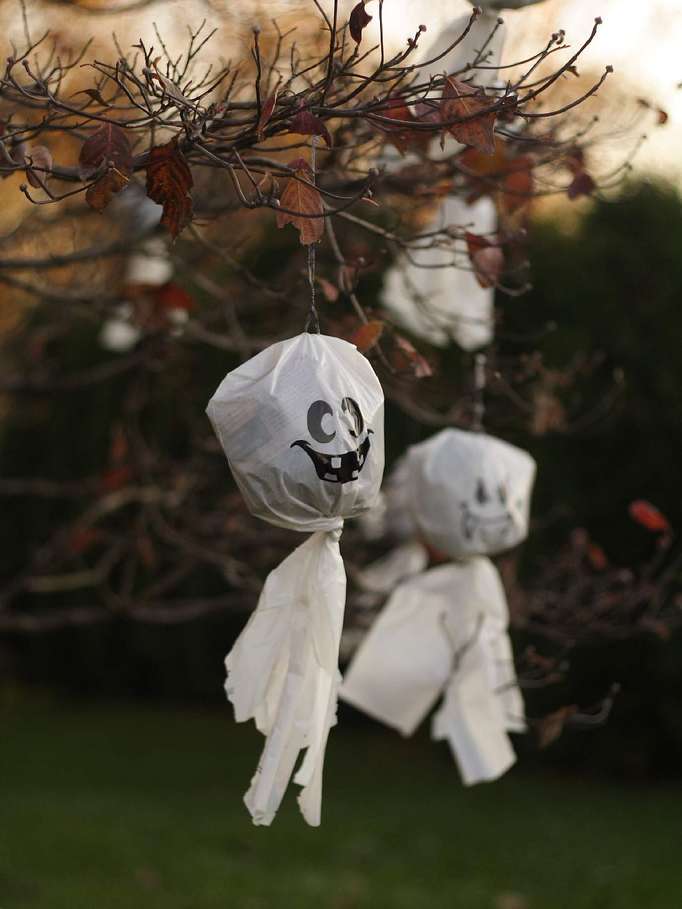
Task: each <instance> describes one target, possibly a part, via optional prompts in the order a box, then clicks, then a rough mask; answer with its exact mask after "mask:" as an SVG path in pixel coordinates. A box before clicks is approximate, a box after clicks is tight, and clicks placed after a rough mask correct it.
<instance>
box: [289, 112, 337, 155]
mask: <svg viewBox="0 0 682 909" xmlns="http://www.w3.org/2000/svg"><path fill="white" fill-rule="evenodd" d="M291 132H292V133H298V134H299V135H301V136H322V138H323V139H324V141H325V142H326V144H327V147H328V148H331V145H332V137H331V135H330V134H329V130H328V129H327V127H326V126H325V124H324V122H323V121H322V120H320V118H319V117H317V116H316V115H315V114H313V113H312V112H311V111H309V110H300V111H299V112H298V113H297V114H296V116H295V117H294V118H293V119H292V121H291Z"/></svg>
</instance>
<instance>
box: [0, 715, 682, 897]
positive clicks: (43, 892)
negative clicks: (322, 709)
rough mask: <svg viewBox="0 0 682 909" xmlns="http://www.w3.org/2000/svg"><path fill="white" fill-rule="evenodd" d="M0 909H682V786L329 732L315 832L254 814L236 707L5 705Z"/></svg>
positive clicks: (352, 731)
mask: <svg viewBox="0 0 682 909" xmlns="http://www.w3.org/2000/svg"><path fill="white" fill-rule="evenodd" d="M0 724H1V725H0V729H1V730H2V731H1V736H0V740H1V744H0V780H1V781H2V790H3V791H2V795H1V797H0V909H218V907H220V909H261V907H263V909H265V907H267V909H269V907H276V909H279V907H282V909H289V907H291V909H312V907H316V909H369V907H372V909H421V907H424V909H459V907H462V909H588V907H589V909H680V907H681V906H682V870H681V869H682V862H680V858H679V832H680V825H681V824H682V810H681V809H682V797H681V796H682V788H680V787H678V786H675V785H668V786H665V787H664V786H654V785H650V786H629V787H628V786H620V785H615V784H609V785H605V784H598V783H594V782H585V781H580V780H575V779H572V780H563V779H562V780H560V779H556V778H547V777H532V776H529V775H528V773H527V772H526V773H520V772H518V771H517V772H513V773H511V774H510V775H509V776H507V777H506V778H505V779H504V780H503V781H501V782H500V783H496V784H493V785H487V786H481V787H478V788H475V789H470V790H466V789H464V788H462V786H461V785H460V783H459V780H458V776H457V772H456V770H455V768H454V767H453V766H452V765H451V764H450V762H449V761H448V759H447V752H446V751H445V749H444V748H440V747H437V746H435V745H430V744H428V743H427V742H425V741H424V740H423V739H418V740H415V741H404V740H402V739H401V738H399V737H398V736H393V735H389V734H388V733H386V732H385V731H383V730H381V729H380V728H379V727H378V726H377V727H373V726H368V727H363V728H357V727H356V726H354V725H353V724H351V723H346V724H345V726H342V727H341V728H337V729H335V730H334V731H333V733H332V736H331V741H330V746H329V749H328V753H327V767H326V782H325V794H324V817H323V825H322V827H321V828H319V829H317V830H314V829H310V828H308V827H306V826H305V824H304V823H303V821H302V819H301V817H300V815H299V814H298V810H297V806H296V803H295V801H294V799H293V797H291V795H290V796H288V797H287V801H286V804H285V805H284V806H283V808H282V810H281V811H280V814H279V815H278V817H277V818H276V820H275V823H274V825H273V826H272V827H270V828H256V827H253V826H251V823H250V819H249V816H248V814H247V812H246V809H245V808H244V807H243V805H242V802H241V796H242V793H243V791H244V789H245V788H246V786H247V784H248V781H249V778H250V775H251V773H252V771H253V769H254V767H255V764H256V760H257V757H258V751H259V747H260V741H259V736H258V735H257V734H256V733H255V732H254V731H253V730H252V729H251V728H250V727H249V726H240V727H237V726H235V725H234V724H233V723H232V721H231V718H230V711H229V709H228V707H227V706H226V707H225V709H224V710H223V711H218V710H215V711H200V710H190V709H187V710H174V709H161V708H158V709H154V708H150V707H137V706H121V707H117V706H113V707H112V706H111V705H105V704H103V705H101V706H96V705H87V706H74V705H69V706H67V705H64V704H60V703H55V704H51V703H44V704H42V705H36V704H33V705H28V706H27V705H26V704H23V703H21V702H17V703H16V704H15V705H14V706H12V707H5V708H3V709H2V711H0Z"/></svg>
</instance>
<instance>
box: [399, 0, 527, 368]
mask: <svg viewBox="0 0 682 909" xmlns="http://www.w3.org/2000/svg"><path fill="white" fill-rule="evenodd" d="M536 2H538V0H507V2H504V0H499V2H497V0H489V2H482V3H479V4H477V5H478V6H480V7H482V13H481V15H480V16H478V18H477V19H476V20H475V21H474V22H473V24H472V25H471V28H470V29H469V31H468V32H467V34H466V36H465V37H464V38H463V39H462V40H461V41H459V43H456V42H457V41H458V39H459V38H460V36H461V35H462V34H463V33H464V32H465V30H466V28H467V26H468V25H469V22H470V19H471V13H470V12H469V13H465V14H463V15H461V16H458V17H457V18H456V19H454V20H453V21H452V22H451V23H450V24H449V25H448V26H447V28H445V29H443V31H442V32H440V34H438V36H437V37H436V39H435V41H433V43H432V44H430V45H429V46H428V47H427V48H426V50H425V51H423V52H422V53H421V54H420V57H419V59H418V60H417V62H418V63H422V64H426V65H425V66H424V67H423V69H421V70H420V80H422V81H424V82H426V81H427V80H428V79H430V78H434V79H435V78H437V77H439V76H442V74H443V72H446V73H448V74H457V73H461V72H462V71H463V70H464V69H465V68H466V67H467V66H469V65H472V64H473V65H474V67H473V69H471V70H470V71H469V72H467V73H466V75H465V76H463V78H467V79H469V78H471V79H472V81H473V83H474V84H475V85H477V86H479V87H481V88H489V87H491V86H493V85H495V84H497V82H498V79H499V76H498V69H497V67H498V66H499V65H500V63H501V59H502V52H503V49H504V44H505V40H506V35H507V27H506V25H505V24H504V23H502V24H499V23H498V17H499V11H500V10H501V9H503V8H505V7H508V8H518V7H520V6H527V5H530V4H532V3H536ZM452 44H455V47H453V48H452V50H450V51H448V48H449V47H450V46H451V45H452ZM432 60H433V61H434V62H433V63H430V62H428V61H432ZM477 65H478V66H480V67H481V68H476V66H477ZM441 92H442V90H440V89H439V90H438V91H435V92H433V93H432V95H431V96H430V97H431V98H432V100H434V101H437V100H438V99H439V97H440V94H441ZM463 148H464V146H463V145H461V144H460V143H459V142H457V141H456V140H455V139H454V138H452V136H450V135H449V134H448V135H446V137H445V141H444V144H443V149H442V151H441V149H440V148H439V147H438V144H437V143H436V142H435V140H434V142H432V144H431V148H430V151H429V156H430V157H431V158H434V159H438V158H446V157H450V156H451V155H453V154H455V153H456V152H457V151H458V150H461V149H463ZM382 163H384V164H385V165H386V166H391V167H396V166H398V165H399V163H400V159H399V157H398V154H397V152H396V154H395V155H394V156H393V159H392V160H391V159H388V158H386V159H385V160H383V162H382ZM496 225H497V216H496V213H495V206H494V204H493V202H492V200H491V199H489V198H487V197H484V198H481V199H479V200H478V201H477V202H476V203H475V204H474V205H471V206H467V205H466V203H465V202H464V201H463V200H462V199H459V198H446V199H444V200H443V202H442V203H441V204H440V206H439V208H438V211H437V212H436V214H435V215H434V218H433V221H432V222H431V224H429V225H426V226H425V227H424V231H425V232H428V231H430V230H435V229H442V228H444V227H449V226H455V227H462V228H464V227H465V228H466V229H467V230H469V231H470V232H471V233H474V234H477V235H479V236H488V237H489V236H490V235H491V234H492V233H494V231H495V230H496ZM443 266H445V267H443ZM493 296H494V291H493V289H492V288H485V287H481V286H480V285H479V283H478V281H477V280H476V277H475V275H474V273H473V270H472V268H471V265H470V263H469V261H468V258H467V255H466V251H465V250H463V248H462V245H461V244H460V252H459V256H458V257H457V258H456V259H455V255H454V253H453V251H452V250H447V249H442V248H441V249H433V248H427V249H423V250H411V251H410V256H409V258H408V257H407V256H405V255H400V256H398V258H397V260H396V262H395V263H394V264H393V265H392V266H391V268H389V269H388V270H387V272H386V276H385V279H384V286H383V288H382V292H381V303H382V306H383V307H384V308H385V309H386V310H387V311H388V312H389V313H390V314H391V315H392V317H393V318H394V319H395V321H396V322H397V323H398V324H400V325H402V326H403V327H404V328H406V329H407V330H408V331H410V332H412V333H413V334H414V335H416V336H417V337H419V338H423V339H424V340H426V341H428V342H429V343H431V344H435V345H437V346H440V347H445V346H447V345H448V344H449V343H450V342H451V341H455V342H456V343H457V344H459V346H460V347H462V348H463V349H464V350H477V349H478V348H480V347H484V346H485V345H487V344H489V343H490V342H491V340H492V336H493V332H494V325H493Z"/></svg>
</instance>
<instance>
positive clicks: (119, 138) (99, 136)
mask: <svg viewBox="0 0 682 909" xmlns="http://www.w3.org/2000/svg"><path fill="white" fill-rule="evenodd" d="M78 164H79V167H80V174H81V178H82V179H83V180H89V179H90V178H91V177H94V176H95V174H96V173H97V172H98V171H100V170H102V171H105V170H109V169H110V168H111V167H115V168H116V169H117V170H119V171H120V172H121V173H122V174H126V175H127V176H130V174H131V173H132V170H133V153H132V149H131V147H130V142H129V140H128V135H127V133H126V131H125V130H124V129H122V128H121V127H120V126H119V125H118V124H117V123H111V122H107V123H104V124H102V126H100V127H99V128H98V129H97V130H95V132H94V133H93V134H92V135H91V136H88V138H87V139H86V140H85V142H84V143H83V145H82V146H81V150H80V155H79V158H78Z"/></svg>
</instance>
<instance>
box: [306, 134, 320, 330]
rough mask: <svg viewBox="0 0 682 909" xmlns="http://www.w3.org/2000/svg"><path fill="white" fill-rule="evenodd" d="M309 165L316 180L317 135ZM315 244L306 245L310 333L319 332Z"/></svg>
mask: <svg viewBox="0 0 682 909" xmlns="http://www.w3.org/2000/svg"><path fill="white" fill-rule="evenodd" d="M310 139H311V142H310V167H311V169H312V172H313V182H316V176H317V168H316V147H315V143H316V141H317V136H311V137H310ZM315 264H316V263H315V244H314V243H310V244H309V245H308V284H309V285H310V309H309V310H308V318H307V319H306V323H305V331H307V332H310V333H311V334H318V335H319V334H320V316H319V313H318V311H317V303H316V297H315Z"/></svg>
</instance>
